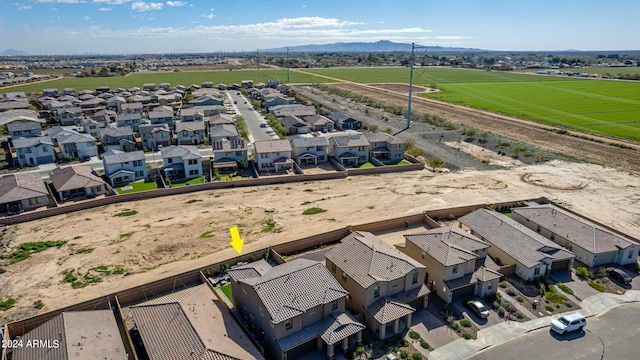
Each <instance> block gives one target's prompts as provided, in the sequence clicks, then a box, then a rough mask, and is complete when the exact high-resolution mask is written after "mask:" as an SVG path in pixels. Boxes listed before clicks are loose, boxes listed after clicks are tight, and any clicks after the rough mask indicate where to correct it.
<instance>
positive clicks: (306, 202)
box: [300, 201, 311, 205]
mask: <svg viewBox="0 0 640 360" xmlns="http://www.w3.org/2000/svg"><path fill="white" fill-rule="evenodd" d="M309 204H311V201H305V202H303V203H302V204H300V205H309Z"/></svg>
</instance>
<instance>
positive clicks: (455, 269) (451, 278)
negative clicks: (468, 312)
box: [396, 226, 502, 303]
mask: <svg viewBox="0 0 640 360" xmlns="http://www.w3.org/2000/svg"><path fill="white" fill-rule="evenodd" d="M404 239H405V243H404V245H402V246H400V245H396V248H397V249H398V250H400V251H401V252H403V253H404V254H407V255H408V256H410V257H411V258H413V259H414V260H416V261H417V262H419V263H421V264H422V265H424V266H425V267H426V268H427V275H426V283H427V284H429V286H430V289H431V292H432V293H434V292H435V293H436V294H437V295H438V296H439V297H440V298H441V299H442V300H444V301H445V302H446V303H450V302H451V301H452V300H454V299H457V298H461V297H466V296H471V295H475V296H478V297H486V296H488V295H492V294H495V293H496V291H497V289H498V282H499V281H500V278H501V277H502V274H501V273H500V272H499V271H498V269H499V266H497V265H496V264H495V263H494V262H493V261H492V260H491V258H488V257H487V251H488V249H489V247H490V245H489V244H488V243H486V242H484V241H482V240H480V239H478V238H477V237H475V236H473V235H471V234H469V233H468V232H466V231H464V230H462V229H460V228H459V227H457V226H447V227H440V228H435V229H429V230H427V231H425V232H421V233H417V234H407V235H404Z"/></svg>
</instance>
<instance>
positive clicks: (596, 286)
mask: <svg viewBox="0 0 640 360" xmlns="http://www.w3.org/2000/svg"><path fill="white" fill-rule="evenodd" d="M589 286H591V287H592V288H594V289H596V290H598V291H599V292H606V291H607V288H606V287H605V286H604V285H602V283H601V282H600V281H598V280H592V281H589Z"/></svg>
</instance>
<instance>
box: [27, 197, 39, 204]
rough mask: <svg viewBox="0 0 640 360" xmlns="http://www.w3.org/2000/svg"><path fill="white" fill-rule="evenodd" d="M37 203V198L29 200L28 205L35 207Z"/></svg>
mask: <svg viewBox="0 0 640 360" xmlns="http://www.w3.org/2000/svg"><path fill="white" fill-rule="evenodd" d="M39 203H40V199H38V198H31V199H29V205H37V204H39Z"/></svg>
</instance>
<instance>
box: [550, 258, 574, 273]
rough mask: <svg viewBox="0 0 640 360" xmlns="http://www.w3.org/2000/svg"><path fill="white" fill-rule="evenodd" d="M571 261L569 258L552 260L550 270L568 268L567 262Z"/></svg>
mask: <svg viewBox="0 0 640 360" xmlns="http://www.w3.org/2000/svg"><path fill="white" fill-rule="evenodd" d="M570 262H571V260H562V261H554V262H553V263H552V264H551V271H555V270H568V269H569V263H570Z"/></svg>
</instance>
